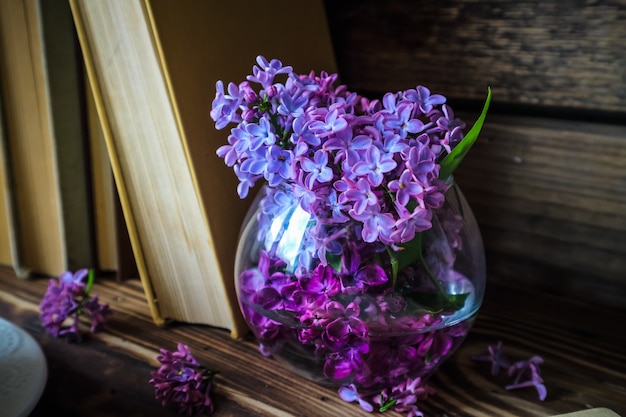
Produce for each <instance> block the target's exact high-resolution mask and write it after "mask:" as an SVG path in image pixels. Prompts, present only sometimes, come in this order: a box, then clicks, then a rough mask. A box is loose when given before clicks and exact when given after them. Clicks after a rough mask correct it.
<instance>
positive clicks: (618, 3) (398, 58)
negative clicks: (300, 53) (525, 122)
mask: <svg viewBox="0 0 626 417" xmlns="http://www.w3.org/2000/svg"><path fill="white" fill-rule="evenodd" d="M325 5H326V10H327V14H328V19H329V24H330V28H331V33H332V37H333V43H334V48H335V52H336V55H337V64H338V67H339V72H340V75H341V77H342V80H343V82H345V83H347V84H348V85H349V86H350V87H351V88H352V89H353V90H356V91H374V92H384V91H398V90H403V89H406V88H411V87H413V86H415V85H416V84H423V85H426V86H428V87H430V88H431V89H432V90H433V91H436V92H439V93H442V94H445V95H446V96H448V97H451V98H458V99H475V100H483V99H484V97H485V94H486V88H487V86H491V88H492V89H493V94H494V96H493V98H494V103H501V104H502V103H511V104H525V105H532V106H543V107H545V106H553V107H560V108H567V109H579V110H580V109H582V110H585V111H589V110H594V111H610V112H623V111H625V110H626V49H625V48H624V44H625V41H626V2H624V1H623V0H594V1H584V2H583V1H578V0H566V1H534V0H521V1H513V0H488V1H483V0H442V1H436V2H424V1H413V0H387V1H377V0H343V1H333V0H326V1H325Z"/></svg>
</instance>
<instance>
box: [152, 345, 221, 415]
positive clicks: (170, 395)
mask: <svg viewBox="0 0 626 417" xmlns="http://www.w3.org/2000/svg"><path fill="white" fill-rule="evenodd" d="M157 360H158V361H159V363H160V367H159V368H158V369H157V370H156V371H152V372H151V373H150V374H151V375H152V378H150V380H149V382H150V384H152V385H153V386H154V391H155V397H156V399H157V400H161V404H162V405H163V406H164V407H165V406H167V405H169V404H175V405H176V406H177V407H178V411H179V412H180V413H184V414H187V415H188V416H191V415H196V414H212V413H213V412H214V409H215V405H214V403H213V399H212V398H211V393H212V390H213V377H214V376H215V375H216V374H217V373H218V371H211V370H208V369H207V368H205V367H204V366H201V365H200V364H199V363H198V362H197V361H196V359H195V358H194V357H193V355H192V354H191V350H190V349H189V346H187V345H184V344H182V343H179V344H178V346H177V350H176V351H174V352H170V351H168V350H166V349H160V354H159V355H158V356H157Z"/></svg>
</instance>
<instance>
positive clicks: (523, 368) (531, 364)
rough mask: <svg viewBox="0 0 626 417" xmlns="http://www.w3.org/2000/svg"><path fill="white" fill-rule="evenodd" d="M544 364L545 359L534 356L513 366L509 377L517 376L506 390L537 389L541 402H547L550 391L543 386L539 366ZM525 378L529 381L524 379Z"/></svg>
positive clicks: (509, 371)
mask: <svg viewBox="0 0 626 417" xmlns="http://www.w3.org/2000/svg"><path fill="white" fill-rule="evenodd" d="M542 363H543V358H541V357H540V356H533V357H532V358H530V359H528V360H524V361H518V362H516V363H514V364H513V365H511V367H510V368H509V370H508V375H509V376H515V379H514V381H513V383H512V384H509V385H507V386H506V387H504V389H506V390H512V389H519V388H525V387H535V389H536V390H537V393H538V394H539V401H543V400H545V399H546V396H547V395H548V390H547V389H546V386H545V385H544V384H543V379H542V378H541V371H540V370H539V365H541V364H542ZM524 377H526V378H527V379H523V378H524Z"/></svg>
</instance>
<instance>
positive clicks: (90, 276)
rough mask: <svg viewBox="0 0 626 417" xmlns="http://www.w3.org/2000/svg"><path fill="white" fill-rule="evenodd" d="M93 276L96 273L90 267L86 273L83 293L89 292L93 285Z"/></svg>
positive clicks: (94, 276)
mask: <svg viewBox="0 0 626 417" xmlns="http://www.w3.org/2000/svg"><path fill="white" fill-rule="evenodd" d="M95 278H96V273H95V272H94V270H93V269H90V270H89V273H88V275H87V285H86V287H85V294H89V292H90V291H91V287H92V286H93V282H94V280H95Z"/></svg>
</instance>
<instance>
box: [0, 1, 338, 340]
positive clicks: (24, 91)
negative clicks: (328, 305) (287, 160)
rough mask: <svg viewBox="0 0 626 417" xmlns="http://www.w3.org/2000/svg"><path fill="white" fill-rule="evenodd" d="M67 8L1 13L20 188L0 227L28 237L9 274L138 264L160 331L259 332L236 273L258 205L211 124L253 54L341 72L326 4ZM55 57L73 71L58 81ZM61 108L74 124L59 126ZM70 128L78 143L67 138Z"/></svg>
mask: <svg viewBox="0 0 626 417" xmlns="http://www.w3.org/2000/svg"><path fill="white" fill-rule="evenodd" d="M57 3H59V4H57ZM61 3H65V2H64V1H62V0H53V1H49V0H6V1H3V2H0V16H1V17H0V19H1V21H0V27H1V28H2V29H1V32H2V33H1V34H0V36H1V40H0V41H1V42H2V43H1V44H0V47H1V48H2V49H0V55H1V56H2V58H1V59H2V67H1V74H2V79H3V80H2V88H3V100H4V101H3V103H4V114H5V115H6V129H4V135H3V136H4V140H5V142H7V147H6V148H5V151H6V152H5V158H4V159H2V158H0V165H2V164H3V162H5V164H4V166H5V167H7V170H6V171H5V172H7V173H10V175H9V176H7V177H6V178H3V177H0V180H2V181H3V183H6V184H8V186H4V187H2V188H3V191H4V192H5V196H4V197H3V198H4V200H3V198H0V205H2V207H0V216H2V217H3V219H4V218H6V219H7V220H6V222H5V221H4V220H2V222H3V223H4V225H5V226H6V225H17V226H18V227H15V228H14V229H12V230H14V232H10V231H8V232H5V231H3V227H0V231H2V233H3V236H2V238H4V237H6V238H7V239H6V242H5V241H2V242H0V249H2V251H3V253H2V254H0V256H2V258H0V261H1V262H4V263H12V264H13V265H14V266H16V267H17V266H18V265H19V267H20V268H26V269H28V270H30V271H33V272H36V273H40V274H48V275H57V274H58V273H60V272H61V271H63V270H66V269H72V268H77V267H92V266H95V267H97V268H99V269H101V270H109V269H112V270H116V269H117V270H119V269H123V268H124V267H123V265H125V262H126V261H125V259H126V260H127V259H128V258H129V257H128V256H126V257H124V256H123V254H124V253H126V254H129V253H130V254H131V256H130V258H131V259H132V265H133V266H134V267H135V268H136V271H137V275H138V277H139V278H140V279H141V282H142V284H143V287H144V290H145V293H146V300H147V308H149V310H150V312H151V314H152V317H153V319H154V322H155V323H156V324H159V325H163V324H165V323H168V322H169V321H182V322H187V323H196V324H206V325H211V326H215V327H219V328H223V329H227V330H229V331H230V333H231V335H232V336H233V337H235V338H237V337H239V336H241V335H242V334H244V333H246V332H247V331H248V329H247V327H246V325H245V322H244V320H243V318H242V317H241V313H240V311H239V307H238V306H237V302H236V295H235V289H234V259H235V252H236V248H237V240H238V237H239V232H240V227H241V224H242V221H243V219H244V217H245V214H246V211H247V209H248V207H249V204H250V202H251V200H250V199H246V200H241V199H240V198H239V197H238V195H237V192H236V187H237V179H236V177H235V175H234V174H233V172H232V169H230V168H228V167H226V166H225V165H224V163H223V161H222V160H221V159H220V158H219V157H217V155H216V154H215V151H216V149H217V148H218V147H219V146H221V145H222V144H225V143H226V142H227V132H223V131H217V130H216V129H215V128H214V126H213V123H212V121H211V119H210V117H209V110H210V106H211V101H212V100H213V96H214V94H215V83H216V81H217V80H224V81H225V82H229V81H231V80H240V79H242V77H245V75H246V74H248V73H250V72H251V69H252V66H253V65H254V64H255V58H256V56H257V55H264V56H265V57H268V58H278V59H280V60H282V61H283V62H284V63H285V64H288V65H292V66H294V68H295V69H296V70H297V71H298V72H303V73H308V72H309V71H311V70H314V71H322V70H324V71H329V72H333V71H336V63H335V57H334V54H333V48H332V42H331V38H330V33H329V29H328V25H327V21H326V15H325V10H324V6H323V2H322V0H316V1H312V2H308V3H307V7H306V15H305V16H304V15H303V14H302V11H300V9H299V8H295V7H293V4H292V2H289V1H287V0H272V1H270V2H269V4H268V3H267V2H265V3H254V2H247V1H244V0H233V1H230V2H207V1H204V0H186V1H184V2H171V1H168V0H108V1H99V0H70V2H69V8H70V9H69V12H68V8H67V7H63V4H61ZM53 8H54V9H55V10H54V11H52V10H48V9H53ZM68 13H69V20H70V21H71V23H72V24H71V25H68V24H66V23H67V22H66V20H67V19H68ZM61 14H63V16H62V18H61V16H59V15H61ZM48 19H56V22H57V24H59V23H60V22H63V28H64V29H66V30H67V32H68V33H66V35H65V38H64V39H63V40H59V42H63V43H64V46H59V47H53V42H54V40H52V39H50V40H49V39H48V37H52V36H53V35H54V36H55V37H60V36H61V35H59V34H58V33H54V34H53V33H52V31H50V33H48V31H46V26H47V23H46V21H47V20H48ZM233 25H234V26H235V27H236V28H239V29H236V30H233ZM50 27H52V26H50ZM241 28H249V30H248V29H246V30H241ZM18 32H19V33H18ZM75 45H78V47H75ZM49 48H52V49H54V51H57V52H60V51H59V49H62V50H63V53H64V55H63V59H64V60H66V61H63V64H61V63H60V62H59V61H57V63H56V64H54V69H53V68H51V67H50V65H51V63H52V61H51V59H50V58H49V57H47V56H46V55H45V54H46V53H51V52H52V51H48V49H49ZM24 50H28V51H30V53H28V54H23V53H21V52H20V51H24ZM70 55H71V59H72V62H69V61H70ZM59 59H61V58H59ZM19 60H21V61H23V62H19V63H18V61H19ZM60 68H64V69H65V71H59V70H58V69H60ZM83 71H85V73H86V77H83ZM27 72H30V75H26V74H27ZM59 72H62V74H59ZM69 74H71V77H73V78H72V80H66V84H64V87H62V88H61V87H59V88H58V89H56V90H54V91H53V88H54V87H53V84H54V83H55V82H59V83H60V82H61V81H55V80H54V79H53V78H55V79H56V78H60V77H61V75H63V76H66V77H69V76H70V75H69ZM37 77H40V78H41V79H37ZM84 78H86V79H84ZM61 99H62V100H63V104H62V105H63V106H66V107H63V113H64V116H65V117H68V118H69V117H70V116H73V117H74V120H72V121H67V122H62V119H61V116H60V115H59V116H58V117H57V115H56V114H55V111H56V110H55V109H56V108H57V107H59V106H62V105H61V104H55V102H56V101H60V100H61ZM27 100H29V101H27ZM70 105H71V106H74V107H72V110H69V107H68V106H70ZM29 109H30V113H29V111H28V110H29ZM33 109H36V110H37V112H36V114H35V113H34V112H33V111H32V110H33ZM59 113H61V110H59ZM62 123H63V124H64V126H66V128H67V127H68V126H71V127H72V128H73V129H74V130H73V131H71V132H70V131H69V130H66V131H64V132H60V131H59V130H58V126H57V125H60V124H62ZM70 142H71V143H70ZM62 146H63V147H64V148H63V149H62V148H61V147H62ZM68 148H71V152H70V150H69V149H68ZM0 156H2V154H0ZM69 157H73V158H74V160H73V161H72V162H69V161H67V160H65V158H69ZM70 168H72V169H74V171H72V173H69V174H67V176H66V177H65V176H62V175H61V174H60V171H61V169H70ZM64 175H65V174H64ZM79 180H80V181H82V182H81V183H80V184H77V183H76V182H74V183H72V182H71V181H79ZM9 194H11V195H9ZM5 200H6V201H5ZM35 200H37V201H35ZM44 203H45V205H44ZM79 203H80V204H82V205H83V207H77V206H78V205H79ZM35 208H36V209H37V211H35ZM79 212H80V213H81V216H82V215H86V219H84V221H83V220H81V222H82V223H78V221H79V220H78V219H79V217H80V216H79V214H78V213H79ZM70 223H72V224H70ZM26 227H29V228H30V229H25V228H26ZM8 229H10V228H8ZM74 229H77V230H74ZM120 229H121V231H120ZM72 230H74V232H76V231H79V232H81V233H83V236H82V237H79V238H78V241H79V242H82V244H83V245H82V247H81V249H84V251H85V253H84V257H80V258H79V257H78V253H74V251H75V249H70V242H69V240H68V239H69V236H70V234H71V232H72ZM11 236H14V237H15V239H9V237H11ZM124 236H126V239H125V240H124V239H123V237H124ZM15 242H17V245H16V244H15ZM124 242H126V246H125V245H124ZM124 247H126V249H125V250H124V249H123V248H124ZM14 248H15V249H16V251H15V253H16V254H17V255H13V252H12V250H13V249H14ZM43 253H46V256H45V257H44V256H43V255H42V254H43ZM43 260H46V263H42V261H43Z"/></svg>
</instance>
